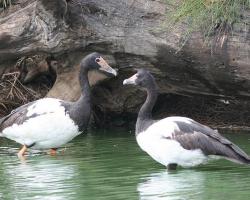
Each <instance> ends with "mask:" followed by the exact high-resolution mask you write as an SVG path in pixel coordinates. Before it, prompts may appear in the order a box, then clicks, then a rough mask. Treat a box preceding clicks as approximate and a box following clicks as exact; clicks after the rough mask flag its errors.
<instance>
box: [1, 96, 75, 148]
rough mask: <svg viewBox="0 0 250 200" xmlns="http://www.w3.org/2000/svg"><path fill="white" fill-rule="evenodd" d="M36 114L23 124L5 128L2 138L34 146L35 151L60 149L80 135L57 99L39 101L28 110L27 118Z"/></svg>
mask: <svg viewBox="0 0 250 200" xmlns="http://www.w3.org/2000/svg"><path fill="white" fill-rule="evenodd" d="M37 114H38V116H35V117H31V118H30V119H28V120H27V121H25V122H24V123H23V124H20V125H17V124H13V125H12V126H10V127H8V128H5V129H4V130H3V132H2V134H3V136H5V137H7V138H9V139H12V140H15V141H16V142H18V143H21V144H26V145H32V144H35V145H34V146H33V148H36V149H47V148H56V147H60V146H61V145H64V144H66V143H67V142H69V141H70V140H72V139H73V138H74V137H75V136H77V135H79V134H80V133H79V131H78V127H77V125H76V124H75V123H74V122H73V120H72V119H70V117H69V114H66V113H65V109H64V107H63V106H61V104H60V102H59V100H57V99H52V98H46V99H41V100H39V101H37V102H36V103H35V104H33V105H31V106H30V107H29V108H28V113H27V116H32V115H37ZM39 114H40V115H39Z"/></svg>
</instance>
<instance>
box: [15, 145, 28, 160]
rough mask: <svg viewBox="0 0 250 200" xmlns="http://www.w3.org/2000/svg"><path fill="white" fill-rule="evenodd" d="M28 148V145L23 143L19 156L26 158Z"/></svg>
mask: <svg viewBox="0 0 250 200" xmlns="http://www.w3.org/2000/svg"><path fill="white" fill-rule="evenodd" d="M27 149H28V148H27V147H26V145H23V147H22V149H21V150H20V151H19V152H18V154H17V156H18V158H24V154H25V152H26V151H27Z"/></svg>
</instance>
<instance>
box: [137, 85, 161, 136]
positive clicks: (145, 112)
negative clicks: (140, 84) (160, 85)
mask: <svg viewBox="0 0 250 200" xmlns="http://www.w3.org/2000/svg"><path fill="white" fill-rule="evenodd" d="M146 90H147V99H146V101H145V102H144V104H143V105H142V107H141V109H140V111H139V113H138V117H137V121H136V134H139V133H140V132H142V131H143V130H145V129H147V128H148V127H149V126H150V125H151V124H152V123H153V119H152V110H153V107H154V105H155V102H156V100H157V96H158V89H157V85H156V83H155V82H153V84H152V85H151V86H150V87H148V88H146Z"/></svg>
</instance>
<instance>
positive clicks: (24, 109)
mask: <svg viewBox="0 0 250 200" xmlns="http://www.w3.org/2000/svg"><path fill="white" fill-rule="evenodd" d="M89 70H99V71H102V72H104V73H107V74H112V75H114V76H116V75H117V73H116V71H115V70H114V69H112V68H111V67H110V66H109V65H108V64H107V63H106V61H105V60H104V59H103V58H102V57H101V55H100V54H98V53H92V54H89V55H87V56H86V57H85V58H83V59H82V61H81V64H80V74H79V82H80V86H81V96H80V98H79V99H78V100H77V101H76V102H67V101H63V100H60V99H55V98H42V99H39V100H37V101H33V102H30V103H28V104H25V105H23V106H20V107H18V108H17V109H15V110H13V111H12V112H11V113H10V114H9V115H7V116H5V117H3V118H2V119H0V136H2V137H6V138H9V139H11V140H14V141H16V142H18V143H20V144H22V145H23V147H22V149H21V150H20V151H19V152H18V157H23V156H24V154H25V152H26V150H27V148H33V149H51V153H53V154H55V153H56V149H57V148H58V147H60V146H62V145H64V144H66V143H67V142H69V141H71V140H72V139H73V138H74V137H76V136H77V135H79V134H80V133H81V132H82V131H83V130H84V129H85V128H86V127H87V125H88V122H89V117H90V111H91V108H90V103H91V102H90V86H89V81H88V71H89Z"/></svg>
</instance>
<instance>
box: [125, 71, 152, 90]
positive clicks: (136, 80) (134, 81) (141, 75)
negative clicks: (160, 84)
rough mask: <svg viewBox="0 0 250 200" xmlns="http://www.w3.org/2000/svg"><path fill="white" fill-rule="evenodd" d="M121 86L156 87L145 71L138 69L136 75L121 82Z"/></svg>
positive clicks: (150, 75)
mask: <svg viewBox="0 0 250 200" xmlns="http://www.w3.org/2000/svg"><path fill="white" fill-rule="evenodd" d="M123 85H138V86H140V87H142V88H152V87H156V83H155V79H154V77H153V76H152V74H151V73H150V72H149V71H148V70H146V69H138V70H137V73H136V74H134V75H133V76H131V77H130V78H128V79H125V80H124V81H123Z"/></svg>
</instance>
